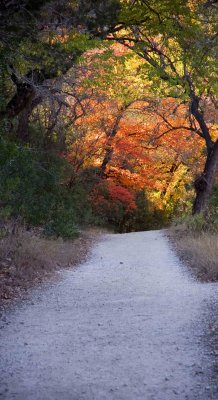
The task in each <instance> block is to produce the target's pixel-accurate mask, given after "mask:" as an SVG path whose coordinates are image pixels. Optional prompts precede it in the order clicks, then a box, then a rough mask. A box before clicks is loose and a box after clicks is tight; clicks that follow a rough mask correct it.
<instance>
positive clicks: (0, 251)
mask: <svg viewBox="0 0 218 400" xmlns="http://www.w3.org/2000/svg"><path fill="white" fill-rule="evenodd" d="M97 235H99V232H98V231H96V230H94V229H92V230H88V231H85V232H83V233H82V234H81V236H80V238H78V239H75V240H74V241H63V240H62V239H57V240H50V239H46V238H44V237H40V235H39V233H37V232H33V231H25V230H24V229H22V228H19V229H18V231H17V232H16V234H15V235H13V234H10V233H9V234H8V235H6V236H5V237H4V238H2V239H1V240H0V304H1V305H5V304H8V303H10V301H11V300H13V299H14V298H20V297H22V296H23V293H24V292H25V291H27V290H28V289H29V287H31V286H34V285H36V284H37V283H40V282H42V281H43V280H44V279H46V278H47V277H50V276H51V275H52V273H53V272H54V271H55V270H57V269H58V268H60V267H61V268H63V267H71V266H73V265H77V264H78V263H80V262H81V261H83V260H84V259H85V258H86V256H87V253H88V251H89V249H90V247H91V244H92V242H93V240H94V239H95V238H96V236H97Z"/></svg>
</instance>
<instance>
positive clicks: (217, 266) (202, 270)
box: [169, 228, 218, 282]
mask: <svg viewBox="0 0 218 400" xmlns="http://www.w3.org/2000/svg"><path fill="white" fill-rule="evenodd" d="M169 238H170V239H171V242H172V243H173V245H174V247H175V249H176V251H177V253H178V255H179V256H180V258H181V259H182V260H184V261H185V262H186V263H187V265H188V266H189V267H190V268H191V270H192V272H193V274H194V275H195V276H196V277H197V278H198V279H200V280H202V281H206V282H209V281H210V282H215V281H218V233H217V234H216V233H210V232H202V233H201V234H198V235H196V234H193V233H191V232H189V231H186V230H185V229H181V230H179V229H175V228H172V229H171V230H170V232H169Z"/></svg>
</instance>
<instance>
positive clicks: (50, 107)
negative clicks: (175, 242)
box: [0, 0, 218, 276]
mask: <svg viewBox="0 0 218 400" xmlns="http://www.w3.org/2000/svg"><path fill="white" fill-rule="evenodd" d="M0 17H1V18H0V38H1V39H0V131H1V132H0V151H1V158H0V219H1V235H2V237H5V236H7V235H8V224H9V225H10V229H11V232H12V233H14V232H15V231H16V227H17V225H19V226H20V225H22V226H24V227H25V229H27V230H29V229H32V228H33V227H39V229H40V232H41V234H42V235H44V236H48V237H53V238H55V237H62V238H63V239H72V238H75V237H77V236H78V233H79V231H80V230H81V227H84V226H96V225H97V226H107V227H110V228H112V229H114V230H115V231H116V232H120V233H122V232H131V231H138V230H146V229H157V228H162V227H166V226H169V224H171V223H172V221H174V222H175V223H176V224H178V223H179V224H180V225H181V223H182V226H183V227H184V225H185V229H187V227H188V229H189V230H191V232H192V233H193V232H194V233H196V232H197V234H198V235H199V234H202V232H206V231H209V232H210V233H211V235H213V236H214V235H216V233H217V227H218V183H217V170H218V134H217V100H216V93H217V26H216V24H217V2H216V1H212V0H200V1H199V0H198V1H196V0H188V1H187V0H175V1H173V2H171V1H168V0H161V1H156V2H155V3H154V2H151V1H150V0H147V1H146V0H144V1H143V0H135V1H132V0H120V1H118V0H108V1H106V2H105V1H101V0H96V1H92V0H88V1H84V0H78V1H76V0H75V1H72V0H51V1H46V0H40V1H37V2H35V1H33V0H20V1H15V0H12V1H11V0H10V1H9V0H5V1H3V2H1V5H0ZM11 232H10V233H11ZM204 243H205V240H204ZM214 243H215V242H214ZM216 243H217V240H216ZM210 246H211V242H210ZM217 276H218V271H217Z"/></svg>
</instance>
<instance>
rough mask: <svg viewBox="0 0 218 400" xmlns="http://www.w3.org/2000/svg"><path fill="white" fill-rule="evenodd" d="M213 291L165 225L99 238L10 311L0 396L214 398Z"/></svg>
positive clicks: (37, 399) (20, 399)
mask: <svg viewBox="0 0 218 400" xmlns="http://www.w3.org/2000/svg"><path fill="white" fill-rule="evenodd" d="M217 295H218V287H217V285H216V284H202V283H197V282H195V281H194V279H192V278H191V277H190V276H189V274H188V272H187V271H186V269H185V267H183V266H182V265H181V264H180V262H179V261H178V259H177V257H176V256H175V255H174V253H173V252H172V250H171V249H170V247H169V244H168V241H167V239H166V238H165V237H164V234H163V232H161V231H150V232H141V233H131V234H123V235H113V234H108V235H104V236H103V237H102V239H101V240H100V242H99V243H98V244H97V245H96V246H95V248H94V250H93V252H92V255H91V257H90V259H89V261H88V262H86V263H85V264H83V265H81V266H80V267H79V268H77V269H72V270H67V271H66V270H65V271H62V272H61V280H60V281H59V282H56V283H53V284H51V285H49V286H47V287H44V288H41V289H37V290H34V291H33V292H32V294H31V296H30V297H31V298H30V299H29V300H28V301H26V302H24V303H23V304H21V305H20V306H18V307H17V308H16V309H15V310H14V311H13V312H10V313H9V314H8V315H7V321H6V323H4V324H3V326H2V329H1V331H0V333H1V339H0V343H1V361H0V368H1V371H0V381H1V384H0V394H1V395H0V399H1V398H2V399H5V400H9V399H10V400H12V399H14V400H138V399H140V400H174V399H179V400H183V399H187V400H194V399H196V400H208V399H213V400H215V399H218V385H217V381H216V376H217V370H216V368H217V357H216V356H217V354H216V353H214V347H213V343H215V341H214V336H213V335H214V334H215V333H214V328H213V321H214V317H215V315H214V313H215V312H216V310H217V299H218V297H217ZM211 332H212V333H211Z"/></svg>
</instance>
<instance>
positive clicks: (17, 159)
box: [0, 139, 91, 239]
mask: <svg viewBox="0 0 218 400" xmlns="http://www.w3.org/2000/svg"><path fill="white" fill-rule="evenodd" d="M0 152H1V155H2V157H1V160H0V206H1V208H0V218H2V219H4V220H5V219H6V220H7V219H9V218H14V219H17V218H19V219H20V220H21V221H22V222H23V223H24V224H25V225H27V227H28V226H44V227H45V228H44V232H45V233H46V234H48V235H49V236H62V237H63V238H65V239H67V238H69V239H71V238H74V237H76V236H77V235H78V230H77V228H76V226H77V225H78V224H81V223H87V222H88V221H89V219H90V218H91V207H90V206H89V204H88V194H87V191H86V190H85V188H84V185H81V184H77V185H74V187H73V188H69V187H68V186H67V182H68V173H69V171H70V166H69V164H67V162H66V161H65V160H63V159H61V158H60V157H58V156H57V155H50V156H49V157H48V155H47V154H42V152H40V151H39V152H33V151H32V150H31V149H29V148H28V147H19V146H18V145H17V144H15V143H11V142H9V141H5V140H3V139H0Z"/></svg>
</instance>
